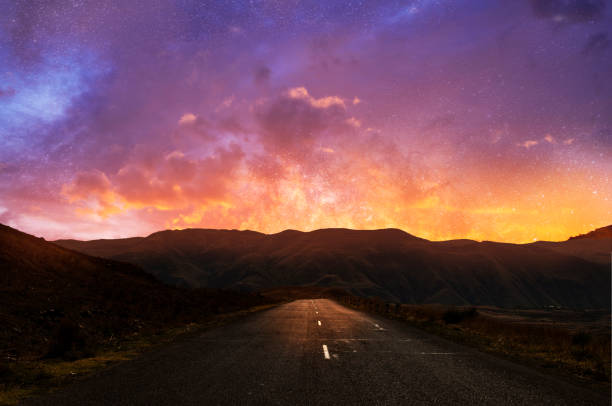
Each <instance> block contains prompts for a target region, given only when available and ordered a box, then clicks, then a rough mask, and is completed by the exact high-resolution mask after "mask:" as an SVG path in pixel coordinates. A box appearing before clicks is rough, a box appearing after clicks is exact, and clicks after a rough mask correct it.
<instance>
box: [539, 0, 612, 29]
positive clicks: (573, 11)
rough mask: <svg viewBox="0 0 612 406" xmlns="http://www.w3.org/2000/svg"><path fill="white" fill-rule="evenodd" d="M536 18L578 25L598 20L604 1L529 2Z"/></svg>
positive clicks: (540, 0)
mask: <svg viewBox="0 0 612 406" xmlns="http://www.w3.org/2000/svg"><path fill="white" fill-rule="evenodd" d="M531 6H532V8H533V12H534V14H535V15H536V17H538V18H545V19H550V20H553V21H556V22H559V23H563V22H568V23H580V22H588V21H594V20H598V19H600V18H601V17H602V16H603V14H604V11H605V8H606V2H605V0H531Z"/></svg>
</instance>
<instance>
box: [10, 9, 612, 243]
mask: <svg viewBox="0 0 612 406" xmlns="http://www.w3.org/2000/svg"><path fill="white" fill-rule="evenodd" d="M114 3H115V2H114V1H110V0H109V1H101V2H100V1H99V2H91V3H89V2H87V1H85V2H83V3H82V4H80V5H79V6H78V7H77V6H75V7H73V6H72V5H71V6H70V7H68V6H67V5H62V4H59V3H57V4H56V3H54V4H48V5H45V6H44V7H43V6H41V5H37V3H16V4H14V5H11V6H8V7H7V9H8V15H9V17H10V18H8V19H6V20H5V21H3V22H0V36H1V37H2V38H6V40H0V60H2V61H3V62H2V63H3V65H2V66H1V67H2V69H1V70H0V141H1V142H2V148H1V149H0V223H3V224H7V225H9V226H11V227H15V228H18V229H20V230H22V231H25V232H28V233H31V234H35V235H42V236H43V237H45V238H47V239H51V240H52V239H59V238H77V239H95V238H118V237H130V236H140V235H148V234H150V233H152V232H155V231H159V230H163V229H173V228H223V229H250V230H253V231H259V232H264V233H275V232H280V231H282V230H285V229H297V230H301V231H311V230H314V229H320V228H335V227H339V228H352V229H380V228H398V229H401V230H404V231H406V232H408V233H410V234H413V235H415V236H418V237H422V238H426V239H429V240H448V239H457V238H469V239H474V240H492V241H502V242H515V243H525V242H531V241H534V240H551V241H560V240H565V239H567V238H569V237H570V236H575V235H578V234H583V233H586V232H589V231H592V230H594V229H596V228H599V227H603V226H607V225H610V224H612V203H611V200H612V183H610V179H609V176H610V175H609V174H611V173H612V113H611V112H612V83H610V81H608V80H605V76H606V73H607V72H609V71H610V69H612V47H610V43H611V42H610V39H609V33H608V31H609V29H608V27H610V26H611V25H612V24H611V23H612V12H611V10H610V7H606V4H605V2H599V1H595V2H588V5H589V7H586V6H581V3H580V2H572V3H571V4H570V3H567V2H563V1H560V0H559V1H549V0H547V1H540V0H531V1H527V0H526V1H524V2H501V1H500V2H489V1H482V2H473V1H470V2H468V1H459V2H447V1H442V0H440V1H425V0H414V1H407V2H398V1H383V2H376V4H360V5H353V6H351V7H349V6H347V5H346V4H345V3H343V2H329V4H328V6H329V7H322V6H321V3H320V2H315V1H301V2H297V3H295V4H293V3H292V4H289V3H282V2H280V3H279V2H269V1H262V2H260V3H257V4H255V3H244V4H241V3H231V4H229V3H227V2H218V3H213V4H212V5H209V6H208V7H205V6H203V5H201V4H200V3H199V2H195V1H194V2H191V1H187V2H181V3H179V2H176V1H172V0H168V1H162V2H160V4H159V5H158V7H154V8H147V7H139V6H138V4H136V3H135V4H129V5H125V4H121V3H117V4H114ZM509 3H512V4H509Z"/></svg>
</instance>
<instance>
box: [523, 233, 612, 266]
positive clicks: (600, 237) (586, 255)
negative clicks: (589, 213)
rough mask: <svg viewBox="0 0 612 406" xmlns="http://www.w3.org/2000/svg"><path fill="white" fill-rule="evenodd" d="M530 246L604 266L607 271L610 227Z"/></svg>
mask: <svg viewBox="0 0 612 406" xmlns="http://www.w3.org/2000/svg"><path fill="white" fill-rule="evenodd" d="M530 245H532V246H535V247H541V248H548V249H550V250H553V251H556V252H559V253H561V254H569V255H574V256H577V257H580V258H583V259H586V260H587V261H591V262H597V263H600V264H605V265H607V266H608V270H609V269H610V256H611V255H612V226H607V227H601V228H598V229H597V230H594V231H591V232H590V233H586V234H581V235H578V236H575V237H571V238H570V239H568V240H567V241H562V242H550V241H538V242H534V243H532V244H530Z"/></svg>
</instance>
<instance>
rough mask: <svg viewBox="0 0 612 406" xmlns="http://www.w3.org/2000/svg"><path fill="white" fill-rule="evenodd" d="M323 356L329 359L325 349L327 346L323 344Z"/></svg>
mask: <svg viewBox="0 0 612 406" xmlns="http://www.w3.org/2000/svg"><path fill="white" fill-rule="evenodd" d="M323 356H324V357H325V359H329V351H328V350H327V346H326V345H325V344H323Z"/></svg>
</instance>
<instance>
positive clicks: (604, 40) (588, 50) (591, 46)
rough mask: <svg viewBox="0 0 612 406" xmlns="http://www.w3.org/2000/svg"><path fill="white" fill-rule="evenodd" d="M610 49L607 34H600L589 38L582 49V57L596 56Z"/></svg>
mask: <svg viewBox="0 0 612 406" xmlns="http://www.w3.org/2000/svg"><path fill="white" fill-rule="evenodd" d="M609 47H610V38H608V33H607V32H600V33H597V34H593V35H591V36H590V37H589V40H588V41H587V43H586V45H585V46H584V48H583V49H582V54H583V55H591V54H598V53H600V52H603V51H605V50H606V49H608V48H609Z"/></svg>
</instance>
